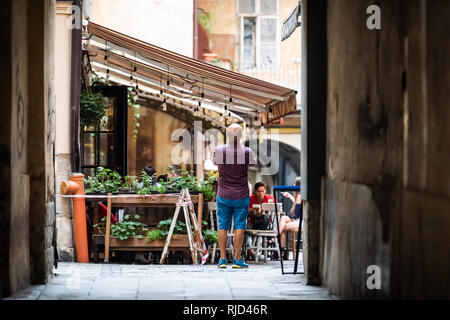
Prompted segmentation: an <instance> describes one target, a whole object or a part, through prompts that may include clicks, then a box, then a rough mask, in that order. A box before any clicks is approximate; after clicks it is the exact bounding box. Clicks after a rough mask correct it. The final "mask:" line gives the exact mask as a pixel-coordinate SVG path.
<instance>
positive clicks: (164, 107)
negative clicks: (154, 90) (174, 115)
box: [162, 98, 167, 111]
mask: <svg viewBox="0 0 450 320" xmlns="http://www.w3.org/2000/svg"><path fill="white" fill-rule="evenodd" d="M162 109H163V111H167V103H166V98H164V101H163V103H162Z"/></svg>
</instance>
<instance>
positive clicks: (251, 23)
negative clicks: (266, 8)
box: [242, 18, 255, 69]
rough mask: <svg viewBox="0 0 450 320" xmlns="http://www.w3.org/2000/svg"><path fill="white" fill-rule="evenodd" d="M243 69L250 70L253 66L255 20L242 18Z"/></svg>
mask: <svg viewBox="0 0 450 320" xmlns="http://www.w3.org/2000/svg"><path fill="white" fill-rule="evenodd" d="M243 45H244V53H243V55H244V56H243V59H242V61H243V63H244V65H243V68H244V69H251V68H253V66H254V64H255V19H254V18H244V40H243Z"/></svg>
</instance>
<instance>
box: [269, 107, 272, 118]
mask: <svg viewBox="0 0 450 320" xmlns="http://www.w3.org/2000/svg"><path fill="white" fill-rule="evenodd" d="M269 119H270V120H271V119H273V113H272V108H269Z"/></svg>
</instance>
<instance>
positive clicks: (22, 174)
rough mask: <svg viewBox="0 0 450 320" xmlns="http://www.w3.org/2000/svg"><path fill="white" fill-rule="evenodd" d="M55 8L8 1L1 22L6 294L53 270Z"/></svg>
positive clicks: (1, 285) (47, 2)
mask: <svg viewBox="0 0 450 320" xmlns="http://www.w3.org/2000/svg"><path fill="white" fill-rule="evenodd" d="M53 6H54V3H53V1H51V0H42V1H34V0H28V1H27V0H17V1H5V2H4V3H3V10H2V15H1V19H0V20H1V21H2V27H4V28H2V30H3V31H4V32H2V38H1V40H2V43H3V44H5V48H6V49H5V50H2V51H3V52H2V59H1V66H2V74H1V75H0V79H1V80H0V83H1V84H2V86H1V90H2V99H3V102H4V107H3V109H2V117H1V118H0V133H1V135H0V136H1V140H0V152H1V170H0V173H1V175H0V179H1V181H0V185H1V186H2V187H1V188H0V208H1V210H0V221H1V224H0V226H1V229H0V233H1V238H0V241H1V243H0V257H1V258H0V271H1V272H0V294H1V297H4V296H8V295H10V294H13V293H15V292H17V291H19V290H21V289H24V288H26V287H28V286H29V285H30V284H32V283H44V282H45V280H46V278H47V277H48V276H49V275H50V274H51V272H52V268H53V261H54V250H53V244H54V237H53V236H54V233H53V229H54V225H55V212H54V210H55V206H54V163H53V141H54V117H53V114H54V111H53V110H54V98H53V95H54V93H53V89H52V88H53V83H52V76H53V69H52V67H53V47H52V43H53V38H52V32H53V29H54V27H53V24H52V21H53V16H54V11H53ZM3 71H4V72H3Z"/></svg>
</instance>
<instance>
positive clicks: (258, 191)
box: [247, 181, 274, 257]
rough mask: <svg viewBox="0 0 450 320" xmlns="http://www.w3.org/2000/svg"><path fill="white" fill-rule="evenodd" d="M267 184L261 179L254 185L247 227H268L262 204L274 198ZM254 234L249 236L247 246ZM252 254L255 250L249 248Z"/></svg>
mask: <svg viewBox="0 0 450 320" xmlns="http://www.w3.org/2000/svg"><path fill="white" fill-rule="evenodd" d="M266 192H267V185H266V184H265V183H264V182H262V181H260V182H257V183H256V184H255V186H254V192H253V194H252V195H251V196H250V204H249V215H248V219H247V227H248V228H249V229H266V228H267V226H266V225H267V220H265V218H264V217H262V215H261V204H262V203H272V202H274V198H273V196H272V195H270V194H267V193H266ZM251 245H252V236H248V237H247V246H248V247H251ZM249 254H250V256H252V257H254V256H255V252H254V251H253V249H249Z"/></svg>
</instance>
